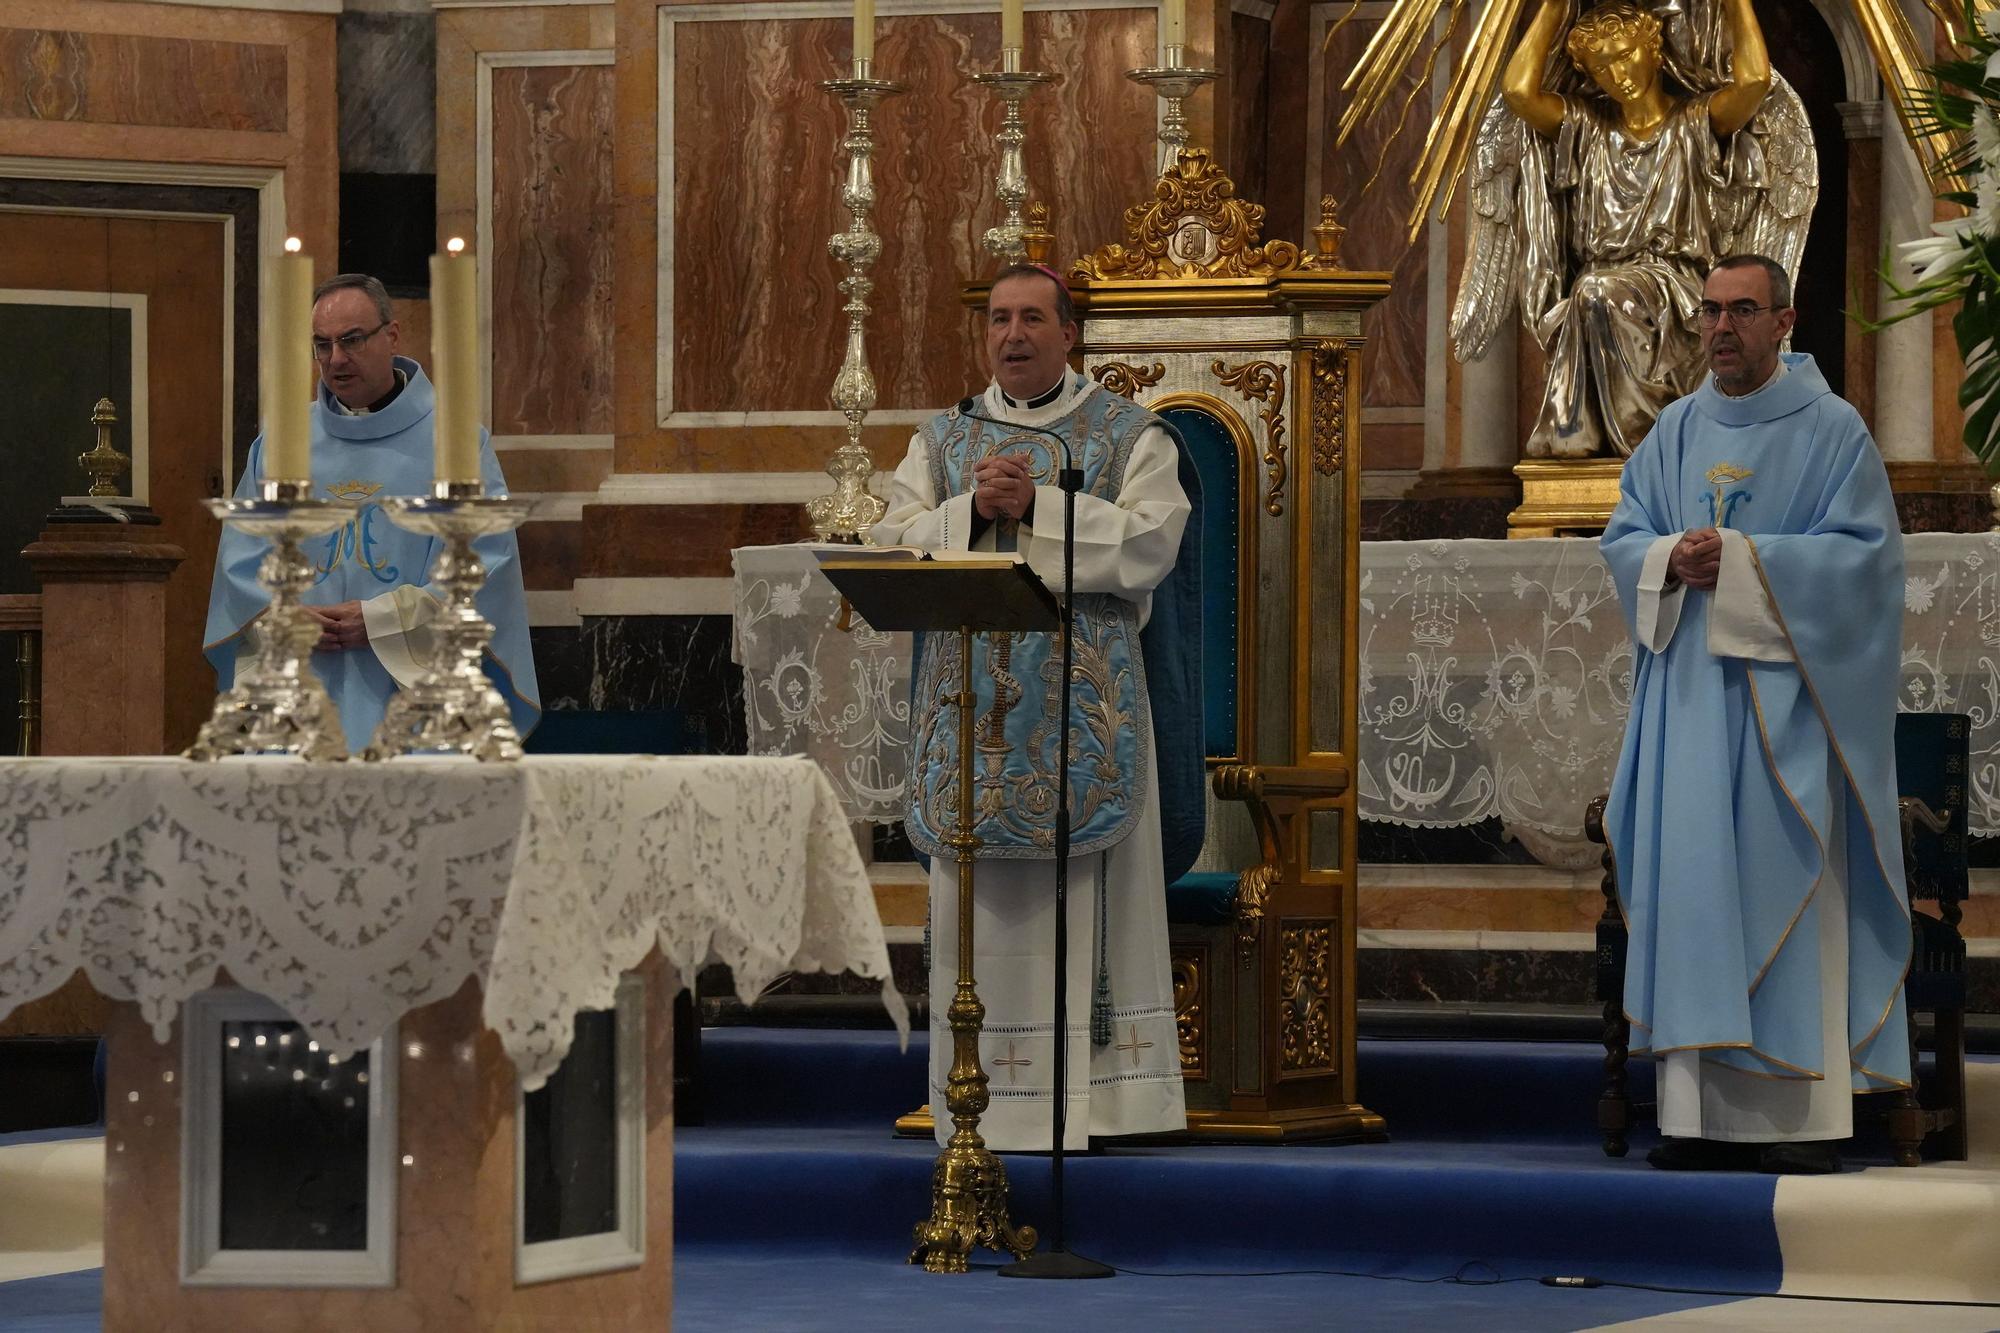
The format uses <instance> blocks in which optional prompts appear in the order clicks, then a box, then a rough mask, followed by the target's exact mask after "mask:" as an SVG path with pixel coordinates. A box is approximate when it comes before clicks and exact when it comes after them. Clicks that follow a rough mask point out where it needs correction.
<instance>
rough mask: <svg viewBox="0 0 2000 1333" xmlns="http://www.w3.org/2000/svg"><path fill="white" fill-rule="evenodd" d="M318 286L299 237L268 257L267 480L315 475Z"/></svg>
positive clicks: (261, 352)
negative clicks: (314, 333) (315, 305)
mask: <svg viewBox="0 0 2000 1333" xmlns="http://www.w3.org/2000/svg"><path fill="white" fill-rule="evenodd" d="M312 289H313V265H312V256H310V255H307V254H304V253H302V247H301V246H300V244H299V238H298V237H296V236H294V237H292V238H291V239H289V240H287V241H286V242H285V253H284V254H281V255H271V256H270V257H268V258H267V259H266V260H265V261H264V298H263V305H264V319H263V323H262V324H261V325H260V327H259V329H258V333H259V338H258V342H259V347H258V352H257V361H258V376H259V386H258V397H259V399H260V400H261V406H262V408H263V411H264V480H266V481H295V482H307V481H311V480H312V417H311V411H312V397H313V387H312V384H313V359H312Z"/></svg>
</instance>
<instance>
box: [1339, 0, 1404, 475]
mask: <svg viewBox="0 0 2000 1333" xmlns="http://www.w3.org/2000/svg"><path fill="white" fill-rule="evenodd" d="M1376 27H1377V24H1375V23H1372V22H1368V21H1366V20H1364V19H1361V18H1359V17H1357V18H1355V19H1354V20H1353V21H1351V22H1349V23H1348V24H1347V25H1346V26H1345V27H1343V28H1342V29H1341V30H1340V32H1339V33H1338V34H1337V35H1336V36H1335V37H1334V39H1333V41H1332V43H1331V45H1330V46H1329V47H1328V49H1327V52H1326V56H1325V58H1324V60H1323V61H1321V62H1320V64H1319V67H1318V68H1317V70H1316V71H1315V77H1316V78H1318V79H1319V80H1320V82H1321V90H1322V95H1321V103H1320V104H1321V108H1322V113H1321V114H1322V123H1321V126H1320V133H1321V136H1322V137H1321V140H1320V143H1321V148H1320V164H1319V165H1320V182H1321V184H1320V189H1321V192H1322V193H1329V194H1332V195H1333V196H1334V198H1335V199H1337V200H1338V201H1339V203H1340V220H1341V221H1342V222H1343V223H1345V224H1346V225H1347V236H1346V239H1345V242H1344V244H1343V247H1342V250H1341V255H1342V257H1343V259H1345V261H1346V262H1347V264H1348V265H1349V266H1350V267H1352V268H1357V269H1376V270H1382V269H1386V270H1389V271H1391V272H1392V273H1394V275H1395V277H1394V283H1395V286H1394V290H1393V291H1392V293H1391V294H1390V296H1389V299H1388V300H1386V301H1384V302H1383V303H1382V304H1381V305H1380V306H1378V307H1376V309H1375V311H1374V313H1372V314H1370V315H1369V316H1368V319H1367V320H1366V322H1365V323H1364V325H1363V330H1364V332H1365V333H1366V334H1367V336H1368V338H1369V347H1368V353H1367V358H1366V364H1367V373H1366V375H1365V377H1364V382H1363V388H1362V403H1363V405H1364V407H1421V406H1423V402H1424V354H1425V341H1426V336H1427V334H1426V323H1427V321H1426V302H1427V296H1426V284H1427V283H1428V281H1429V272H1430V263H1429V259H1430V256H1429V249H1428V244H1427V242H1426V241H1425V240H1424V238H1423V237H1422V236H1419V238H1418V241H1417V243H1416V244H1415V245H1409V244H1407V243H1406V242H1405V240H1404V237H1405V236H1406V235H1407V232H1406V229H1405V221H1404V220H1405V219H1406V218H1407V217H1408V216H1409V211H1410V206H1411V204H1412V203H1413V202H1414V201H1415V191H1414V190H1413V189H1412V188H1411V186H1410V183H1409V175H1410V171H1411V168H1412V167H1414V166H1415V164H1416V159H1417V154H1418V152H1419V150H1420V149H1421V148H1422V146H1423V139H1424V134H1425V132H1426V130H1427V129H1428V128H1429V123H1430V103H1431V99H1430V98H1429V97H1428V96H1421V97H1419V98H1418V100H1417V102H1416V103H1415V104H1414V105H1413V106H1412V107H1411V108H1410V116H1409V123H1408V124H1407V125H1406V126H1405V127H1404V129H1403V133H1402V134H1401V135H1400V136H1399V137H1397V138H1396V139H1395V141H1394V142H1393V143H1391V142H1390V135H1391V133H1392V131H1393V130H1394V129H1395V126H1396V118H1397V115H1398V114H1399V113H1400V111H1401V109H1402V101H1403V99H1404V98H1405V97H1406V96H1408V95H1409V91H1410V89H1411V88H1412V87H1414V86H1415V84H1416V79H1417V74H1418V72H1419V70H1420V67H1421V62H1415V63H1414V65H1413V68H1412V69H1411V71H1410V72H1409V74H1408V75H1407V76H1406V78H1405V80H1404V81H1403V83H1401V84H1400V85H1398V88H1397V91H1396V92H1395V94H1393V96H1392V100H1391V101H1390V103H1389V104H1388V105H1387V106H1386V107H1385V108H1384V109H1383V110H1382V111H1379V112H1377V113H1376V114H1375V115H1374V116H1371V117H1370V118H1369V119H1368V120H1367V121H1366V122H1364V123H1363V124H1362V125H1361V126H1359V127H1358V128H1357V129H1356V130H1355V132H1354V135H1353V137H1352V138H1350V139H1349V140H1348V141H1347V143H1346V145H1345V146H1344V147H1340V148H1336V147H1335V144H1336V142H1337V140H1338V137H1339V125H1340V113H1341V110H1342V108H1343V107H1344V106H1345V105H1346V101H1347V99H1346V96H1345V95H1344V94H1343V93H1342V92H1341V91H1340V84H1341V81H1342V80H1343V79H1344V78H1345V77H1346V75H1347V71H1348V70H1349V69H1351V68H1353V65H1354V62H1355V60H1356V59H1357V58H1358V57H1359V56H1360V54H1361V51H1362V48H1363V47H1365V46H1366V45H1367V44H1368V39H1369V38H1370V37H1371V36H1373V35H1374V32H1375V28H1376ZM1378 168H1379V175H1378V174H1377V169H1378ZM1371 176H1374V177H1375V180H1374V183H1373V184H1372V185H1369V186H1368V188H1367V189H1366V191H1365V192H1364V190H1363V188H1362V187H1363V186H1364V185H1365V184H1367V182H1368V181H1369V178H1370V177H1371ZM1309 204H1310V205H1311V206H1312V207H1313V208H1314V209H1315V210H1316V209H1317V204H1318V201H1317V199H1314V200H1311V201H1309ZM1369 433H1370V434H1372V435H1378V436H1379V435H1381V434H1382V433H1383V432H1382V430H1381V429H1380V428H1375V429H1373V430H1371V431H1370V432H1369ZM1421 457H1422V455H1421V441H1420V440H1419V453H1418V460H1419V461H1420V460H1421ZM1370 461H1378V460H1374V459H1371V460H1370ZM1401 465H1405V466H1414V465H1415V464H1414V463H1413V462H1412V463H1407V464H1401Z"/></svg>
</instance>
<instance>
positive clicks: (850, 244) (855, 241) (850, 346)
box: [806, 60, 903, 542]
mask: <svg viewBox="0 0 2000 1333" xmlns="http://www.w3.org/2000/svg"><path fill="white" fill-rule="evenodd" d="M820 87H822V88H824V89H826V90H827V91H828V92H830V93H832V94H833V95H834V96H836V97H838V98H839V99H840V104H841V105H842V106H843V107H845V108H847V135H846V137H845V138H843V139H842V140H841V149H842V151H843V152H845V153H846V155H847V174H846V178H845V180H844V182H843V183H842V185H841V188H840V202H841V203H842V204H844V205H845V206H846V208H847V215H848V222H847V230H845V231H838V232H835V233H834V234H833V235H832V236H831V237H829V238H828V239H827V243H826V248H827V249H828V250H829V251H831V252H832V254H833V257H834V258H835V259H837V260H839V261H840V262H841V263H842V264H844V265H846V268H847V273H846V276H845V277H843V278H842V279H841V280H840V290H841V293H842V294H843V295H844V296H846V297H847V304H845V305H844V306H842V307H841V309H842V311H844V312H845V313H846V315H847V354H846V356H845V357H844V358H843V359H842V361H841V363H840V373H839V374H837V375H835V376H834V379H833V395H832V396H833V405H834V406H835V407H836V408H838V409H839V410H840V413H841V415H843V416H845V417H846V418H847V443H846V444H843V445H841V446H840V447H839V448H838V449H836V450H834V451H833V457H832V458H831V459H829V460H828V462H827V465H826V471H827V475H828V476H830V477H832V478H833V483H834V488H833V490H832V491H831V492H830V493H829V494H826V495H821V496H817V497H815V498H813V499H811V500H808V501H807V502H806V519H807V521H808V523H810V524H811V526H812V530H813V534H814V535H815V536H817V537H818V538H819V539H820V540H821V541H843V542H859V541H860V540H861V539H862V537H863V535H864V534H866V533H867V531H868V529H870V528H872V527H874V526H875V522H876V520H877V519H879V518H881V517H882V511H883V509H884V508H885V507H886V506H884V504H883V502H882V501H881V499H879V498H878V497H876V496H874V495H871V494H869V492H868V477H869V475H870V474H871V473H872V472H874V470H875V462H874V460H873V459H872V458H870V457H869V456H868V451H867V450H866V449H864V448H863V447H862V445H861V423H862V422H863V421H865V420H867V418H868V412H869V409H871V408H873V407H874V406H875V375H874V373H873V372H872V371H870V370H869V369H868V331H867V327H866V322H867V319H868V297H869V294H870V293H871V292H873V291H874V289H875V283H874V281H873V280H872V279H870V278H869V276H868V270H869V268H870V266H872V265H873V264H874V263H875V259H876V257H877V256H878V255H880V254H881V253H882V238H881V237H880V236H877V235H876V234H875V232H874V229H873V228H872V227H870V226H869V221H868V214H869V212H870V211H871V210H873V209H874V207H875V177H874V174H873V171H872V169H871V166H870V158H871V156H872V155H873V153H874V151H875V136H874V132H873V131H872V129H871V128H870V126H869V123H868V122H869V115H870V113H871V112H872V111H873V110H874V109H875V105H876V103H878V102H881V101H882V100H883V99H885V98H889V97H894V96H895V95H896V94H898V93H900V92H902V91H903V87H902V85H901V84H897V83H890V82H888V81H887V80H885V79H877V78H871V77H870V76H869V62H868V61H866V60H857V61H855V62H854V70H853V75H852V77H850V78H845V79H829V80H827V81H826V82H825V83H822V84H820Z"/></svg>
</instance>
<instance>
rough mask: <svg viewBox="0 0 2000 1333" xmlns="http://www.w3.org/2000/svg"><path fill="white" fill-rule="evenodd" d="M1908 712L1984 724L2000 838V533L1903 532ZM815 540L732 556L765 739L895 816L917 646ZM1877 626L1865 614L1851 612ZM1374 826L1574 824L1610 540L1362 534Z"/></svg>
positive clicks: (1606, 633)
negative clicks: (892, 629)
mask: <svg viewBox="0 0 2000 1333" xmlns="http://www.w3.org/2000/svg"><path fill="white" fill-rule="evenodd" d="M1904 553H1905V557H1906V560H1907V563H1908V571H1907V572H1908V578H1907V581H1906V583H1905V588H1904V608H1903V644H1904V648H1903V675H1902V688H1901V695H1900V697H1899V699H1898V700H1897V706H1898V707H1899V708H1901V709H1903V710H1904V711H1908V712H1927V711H1950V712H1962V713H1966V714H1969V715H1970V716H1971V718H1972V728H1973V730H1972V759H1973V764H1972V767H1973V774H1972V776H1973V781H1972V789H1971V791H1970V792H1969V793H1968V801H1969V811H1970V816H1971V818H1970V827H1971V831H1972V832H1973V833H1975V834H1978V835H1981V836H1987V837H1990V836H1994V835H1996V834H2000V537H1996V536H1994V535H1992V534H1987V533H1974V534H1957V533H1923V534H1916V535H1912V536H1910V537H1907V538H1905V541H1904ZM839 606H840V598H839V596H838V594H836V593H835V592H834V591H833V589H832V586H831V585H829V584H828V583H827V582H826V581H825V579H823V578H821V577H820V576H819V574H818V573H817V571H816V570H815V568H814V565H813V560H812V556H811V553H810V548H807V547H802V546H790V547H755V548H749V549H747V550H741V551H738V552H736V631H737V660H738V661H739V662H741V663H742V665H743V668H744V693H745V696H746V698H745V709H746V711H747V713H748V714H749V724H750V744H751V749H752V750H753V751H754V752H756V753H760V754H796V753H806V754H809V755H812V756H813V757H814V758H817V759H819V760H820V762H821V763H822V764H823V765H824V766H825V767H826V769H827V772H828V774H829V776H831V777H832V778H833V780H834V784H835V787H836V788H837V789H838V790H839V791H840V793H841V800H842V804H843V806H844V807H845V809H846V811H847V813H848V816H849V818H853V819H874V820H892V819H896V818H899V817H900V810H901V803H902V790H903V782H904V778H905V772H906V762H907V761H906V759H905V757H904V747H905V746H906V745H907V743H908V738H909V732H910V725H909V648H908V638H907V636H904V635H880V634H875V633H873V632H872V631H869V630H867V629H866V628H865V627H863V626H862V625H860V623H859V622H856V625H855V626H854V632H853V633H843V632H841V631H839V630H838V629H836V628H835V626H834V622H835V620H836V619H837V617H838V614H839ZM1857 628H1865V627H1857ZM1360 637H1361V644H1360V654H1361V677H1360V692H1361V693H1360V709H1361V716H1360V731H1361V754H1360V764H1359V767H1358V774H1357V787H1358V796H1359V806H1360V813H1361V817H1362V818H1363V819H1372V820H1376V821H1381V822H1389V823H1398V824H1412V825H1424V826H1432V827H1443V826H1450V825H1458V824H1470V823H1474V822H1476V821H1478V820H1482V819H1488V818H1498V819H1500V820H1502V821H1504V822H1506V823H1507V824H1509V825H1511V826H1514V827H1516V828H1530V829H1538V830H1541V831H1542V832H1544V833H1548V834H1552V835H1555V836H1556V837H1558V838H1563V839H1577V838H1580V837H1581V836H1582V832H1583V811H1584V807H1585V806H1586V805H1588V804H1589V803H1590V801H1591V799H1592V798H1593V797H1596V796H1599V795H1601V794H1603V793H1604V792H1605V791H1606V790H1607V789H1608V788H1609V786H1610V783H1611V769H1612V766H1613V764H1614V763H1615V762H1616V760H1617V758H1618V747H1619V743H1620V741H1621V739H1622V738H1623V736H1624V731H1625V719H1626V716H1627V714H1629V713H1630V711H1631V705H1632V644H1631V641H1630V639H1629V638H1628V637H1627V635H1626V632H1625V618H1624V616H1623V615H1622V614H1621V612H1620V610H1619V607H1618V597H1617V593H1616V591H1615V590H1614V588H1613V586H1612V583H1611V576H1610V572H1609V571H1608V570H1607V569H1606V568H1605V566H1604V562H1603V560H1602V559H1601V558H1600V557H1599V556H1598V553H1597V543H1596V542H1594V541H1582V540H1576V539H1561V538H1557V539H1545V540H1539V541H1429V542H1364V543H1362V546H1361V635H1360Z"/></svg>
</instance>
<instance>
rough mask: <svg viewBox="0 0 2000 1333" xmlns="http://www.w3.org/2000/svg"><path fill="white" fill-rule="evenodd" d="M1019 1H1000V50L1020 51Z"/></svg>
mask: <svg viewBox="0 0 2000 1333" xmlns="http://www.w3.org/2000/svg"><path fill="white" fill-rule="evenodd" d="M1022 27H1023V22H1022V16H1021V0H1000V49H1001V50H1002V51H1018V50H1020V49H1021V45H1022V43H1021V32H1022Z"/></svg>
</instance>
